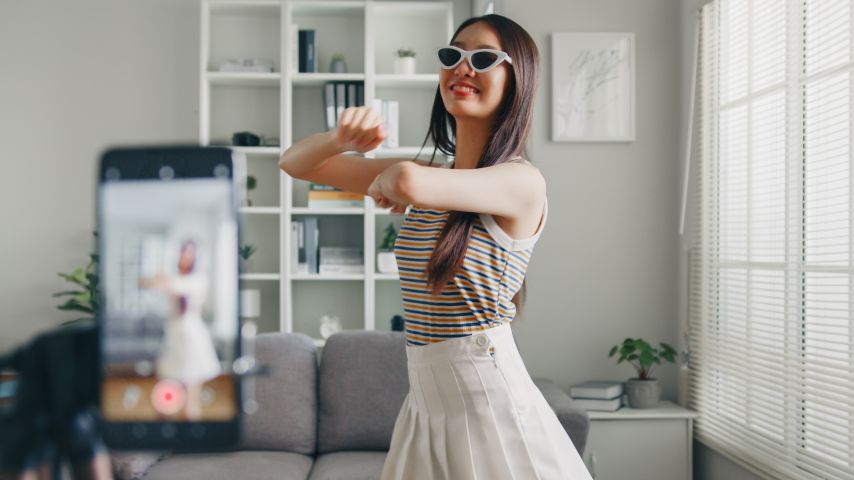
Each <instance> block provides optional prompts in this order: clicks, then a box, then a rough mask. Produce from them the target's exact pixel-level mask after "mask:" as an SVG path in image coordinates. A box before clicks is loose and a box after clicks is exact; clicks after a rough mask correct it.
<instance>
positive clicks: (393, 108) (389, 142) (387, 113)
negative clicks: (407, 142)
mask: <svg viewBox="0 0 854 480" xmlns="http://www.w3.org/2000/svg"><path fill="white" fill-rule="evenodd" d="M371 108H373V109H374V110H376V111H377V113H379V114H380V115H382V116H383V119H385V122H384V123H383V125H385V128H386V132H387V133H388V136H387V137H386V138H385V140H383V143H382V144H381V145H380V146H381V147H385V148H397V147H399V146H400V122H399V120H398V118H399V114H398V112H399V110H400V102H398V101H397V100H382V99H379V98H375V99H374V103H373V105H371Z"/></svg>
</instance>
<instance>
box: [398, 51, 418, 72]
mask: <svg viewBox="0 0 854 480" xmlns="http://www.w3.org/2000/svg"><path fill="white" fill-rule="evenodd" d="M394 73H397V74H402V75H412V74H414V73H415V50H413V49H411V48H399V49H397V57H396V58H395V59H394Z"/></svg>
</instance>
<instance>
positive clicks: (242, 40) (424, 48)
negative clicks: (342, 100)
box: [199, 0, 454, 345]
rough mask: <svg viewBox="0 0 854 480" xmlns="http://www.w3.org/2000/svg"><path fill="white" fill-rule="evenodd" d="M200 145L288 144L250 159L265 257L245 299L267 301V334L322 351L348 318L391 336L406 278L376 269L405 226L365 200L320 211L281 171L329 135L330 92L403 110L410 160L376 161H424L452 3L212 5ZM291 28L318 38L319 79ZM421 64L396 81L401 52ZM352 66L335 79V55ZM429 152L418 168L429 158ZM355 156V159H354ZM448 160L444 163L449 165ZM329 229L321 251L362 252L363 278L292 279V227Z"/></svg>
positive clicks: (204, 41)
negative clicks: (235, 141) (324, 332)
mask: <svg viewBox="0 0 854 480" xmlns="http://www.w3.org/2000/svg"><path fill="white" fill-rule="evenodd" d="M200 14H201V45H200V55H201V58H200V62H199V65H200V71H199V76H200V89H199V92H200V102H199V138H200V141H201V143H202V144H203V145H227V146H230V145H231V137H232V134H233V133H235V132H240V131H250V132H252V133H254V134H257V135H263V136H264V137H265V138H267V139H271V140H272V139H275V138H278V139H279V142H278V144H275V142H271V143H274V145H272V146H270V145H268V146H258V147H242V148H240V150H242V151H243V152H245V153H246V156H247V162H248V165H247V168H246V171H247V174H248V175H252V176H254V177H255V178H256V179H257V188H256V189H255V190H253V191H252V192H250V193H249V197H250V198H251V199H252V205H251V206H247V207H244V208H243V209H241V213H242V221H243V222H242V227H243V230H242V234H243V236H242V239H241V243H243V244H252V245H253V246H255V247H256V248H257V251H256V253H255V254H254V256H253V262H252V263H251V265H252V266H251V269H249V270H248V271H244V272H242V274H241V288H253V289H259V290H261V317H260V318H258V319H256V322H257V324H258V326H259V331H261V332H269V331H283V332H301V333H305V334H308V335H310V336H311V337H313V338H315V341H316V343H317V344H318V345H322V344H323V341H322V340H321V338H320V332H319V327H320V324H319V323H320V322H319V319H320V317H322V316H323V315H325V314H329V315H333V316H338V317H339V318H340V319H341V324H342V328H344V329H367V330H374V329H376V330H390V328H391V326H390V319H391V317H392V316H393V315H395V314H400V315H402V314H403V301H402V298H401V296H400V284H399V281H398V276H397V274H391V275H389V274H381V273H378V272H377V269H376V253H377V248H378V245H379V242H380V241H381V240H382V237H383V232H384V231H385V229H386V228H387V226H388V224H389V223H392V224H394V225H395V228H396V229H397V230H398V231H399V229H400V225H401V224H402V222H403V217H402V215H389V214H388V209H379V208H375V204H374V202H373V200H372V199H371V198H370V197H365V205H364V207H363V208H334V209H330V208H309V207H308V206H307V191H308V182H305V181H302V180H299V179H295V178H292V177H290V176H288V175H287V174H285V173H284V172H281V171H279V169H278V166H277V159H278V158H279V156H280V154H281V153H282V152H283V151H285V150H286V149H287V148H289V147H290V146H291V145H292V144H293V143H295V142H298V141H299V140H301V139H303V138H305V137H307V136H309V135H311V134H313V133H316V132H320V131H323V130H325V124H324V121H323V111H324V110H323V102H322V99H323V95H322V92H323V85H324V82H326V81H330V80H362V81H364V85H365V90H364V103H365V105H371V104H372V102H373V99H374V98H381V99H387V100H397V101H399V127H400V128H399V138H400V148H394V149H377V150H374V151H372V152H369V153H367V154H365V155H364V156H366V157H369V158H375V157H388V156H395V157H409V158H413V157H414V156H415V155H416V154H417V153H418V150H419V147H420V146H421V143H422V141H423V140H424V137H425V135H426V133H427V131H428V129H429V118H430V112H431V110H432V104H433V99H434V97H435V96H436V95H437V93H436V92H437V88H438V82H439V73H438V72H439V66H438V61H437V60H436V58H435V48H436V47H438V46H441V45H446V44H448V42H449V41H450V38H451V35H452V34H453V26H454V24H453V4H452V3H451V2H419V1H406V2H396V1H395V2H386V1H383V2H374V1H373V0H364V1H359V0H356V1H322V0H317V1H306V0H282V1H266V0H260V1H218V0H202V2H201V10H200ZM292 25H296V26H297V28H299V29H314V30H315V36H316V38H315V45H316V53H317V57H318V62H317V67H318V70H319V71H318V72H312V73H300V72H295V71H293V70H292V69H291V68H288V66H290V65H292V64H293V61H294V59H293V58H292V57H293V55H294V54H295V53H296V52H297V51H298V50H297V49H296V48H293V47H294V46H293V45H292V42H291V38H293V36H292V27H291V26H292ZM404 47H405V48H411V49H413V50H415V52H416V70H415V73H414V74H412V75H397V74H395V73H394V68H393V63H394V62H393V60H394V55H395V52H396V50H397V49H398V48H404ZM338 52H341V53H343V54H344V56H345V61H346V63H347V67H348V71H347V73H330V72H329V66H330V60H331V57H332V55H333V54H334V53H338ZM234 58H263V59H270V60H272V63H273V70H274V71H273V72H254V73H249V72H221V71H217V66H218V65H219V64H220V63H221V62H223V61H225V60H228V59H234ZM432 150H433V147H432V145H431V144H430V142H429V141H428V143H427V145H425V146H424V149H423V151H422V152H421V156H420V157H419V158H430V154H431V153H432ZM350 153H355V152H350ZM447 160H448V159H447V158H444V156H442V154H441V153H440V152H437V155H436V161H439V162H445V161H447ZM306 216H316V217H317V218H318V223H319V230H320V242H319V243H320V245H321V246H345V247H359V248H361V249H362V251H363V253H364V259H363V260H364V266H365V273H364V274H348V275H319V274H314V275H306V274H292V273H290V271H291V268H290V267H291V263H292V262H295V261H296V259H292V258H290V254H289V252H290V251H291V245H290V243H291V242H290V224H291V221H292V220H294V219H298V218H305V217H306Z"/></svg>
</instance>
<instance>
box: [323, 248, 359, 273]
mask: <svg viewBox="0 0 854 480" xmlns="http://www.w3.org/2000/svg"><path fill="white" fill-rule="evenodd" d="M319 271H320V273H365V262H364V261H362V250H361V249H360V248H357V247H320V269H319Z"/></svg>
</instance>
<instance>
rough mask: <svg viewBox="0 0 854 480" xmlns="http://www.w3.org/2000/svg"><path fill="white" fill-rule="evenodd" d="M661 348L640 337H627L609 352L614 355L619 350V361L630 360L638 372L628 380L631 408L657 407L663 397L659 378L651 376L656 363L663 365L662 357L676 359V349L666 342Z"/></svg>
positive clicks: (673, 360)
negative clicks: (654, 346)
mask: <svg viewBox="0 0 854 480" xmlns="http://www.w3.org/2000/svg"><path fill="white" fill-rule="evenodd" d="M660 345H661V350H660V351H659V350H658V349H656V348H653V347H652V346H650V344H649V343H647V342H645V341H643V340H641V339H640V338H637V339H632V338H627V339H625V340H624V341H623V344H622V345H619V344H618V345H614V346H613V347H612V348H611V351H610V352H609V353H608V357H613V356H614V354H616V353H617V352H618V351H619V352H620V359H619V360H617V363H622V362H623V361H628V362H629V363H631V364H632V366H633V367H634V368H635V370H636V371H637V372H638V376H637V377H636V378H630V379H629V380H628V381H627V382H626V393H627V394H628V397H629V406H630V407H631V408H655V407H656V406H658V400H659V398H660V397H661V385H660V384H659V383H658V379H656V378H653V377H651V376H650V375H651V374H652V371H653V369H654V368H655V366H656V365H661V359H662V358H663V359H665V360H667V361H668V362H670V363H675V361H676V350H675V349H674V348H673V347H671V346H670V345H668V344H666V343H661V344H660Z"/></svg>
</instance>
